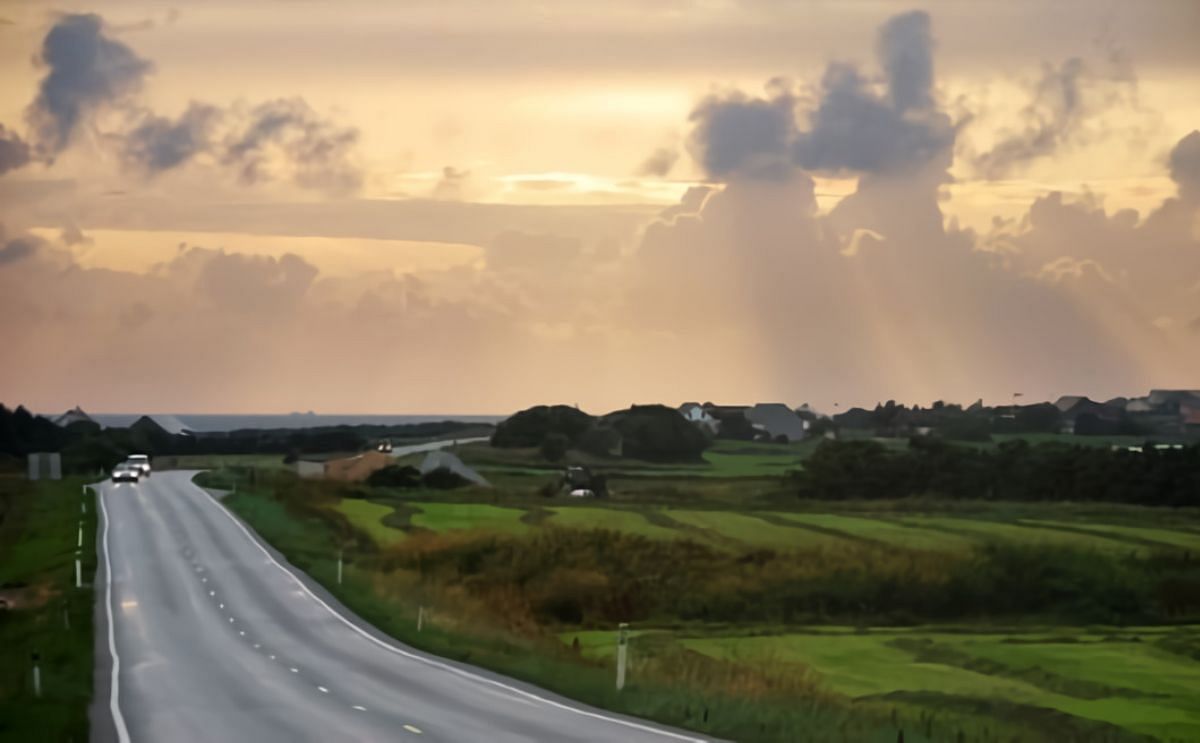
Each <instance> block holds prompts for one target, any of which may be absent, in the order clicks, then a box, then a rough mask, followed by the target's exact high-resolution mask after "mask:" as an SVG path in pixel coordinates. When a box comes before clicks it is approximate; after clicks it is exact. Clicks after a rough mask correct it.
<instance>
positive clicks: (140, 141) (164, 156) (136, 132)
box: [122, 102, 221, 174]
mask: <svg viewBox="0 0 1200 743" xmlns="http://www.w3.org/2000/svg"><path fill="white" fill-rule="evenodd" d="M220 118H221V111H220V110H219V109H217V108H216V107H215V106H210V105H208V104H205V103H194V102H193V103H192V104H190V105H189V106H188V107H187V110H185V111H184V112H183V114H181V115H180V117H179V119H178V120H176V121H171V120H170V119H168V118H166V117H165V116H157V115H154V114H150V115H148V116H146V117H145V119H143V120H142V122H141V123H140V124H138V125H137V126H136V127H134V128H133V129H132V130H130V131H129V132H128V133H126V134H125V136H124V141H123V143H122V145H123V146H122V157H123V159H124V161H125V162H126V164H128V165H130V166H131V167H133V168H135V169H137V170H140V171H142V172H144V173H147V174H156V173H160V172H162V171H164V170H170V169H171V168H175V167H177V166H179V165H182V164H183V163H186V162H187V161H189V160H191V159H192V158H193V157H195V156H196V155H198V154H200V153H202V152H205V151H208V150H209V149H211V148H212V146H213V142H212V135H213V130H214V128H215V126H216V125H217V123H218V122H219V120H220Z"/></svg>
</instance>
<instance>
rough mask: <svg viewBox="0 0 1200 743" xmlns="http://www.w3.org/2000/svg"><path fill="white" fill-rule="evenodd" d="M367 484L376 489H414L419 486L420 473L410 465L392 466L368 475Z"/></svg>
mask: <svg viewBox="0 0 1200 743" xmlns="http://www.w3.org/2000/svg"><path fill="white" fill-rule="evenodd" d="M367 484H368V485H370V486H372V487H377V488H415V487H417V486H419V485H420V484H421V471H420V470H418V469H417V468H416V467H413V466H411V465H407V464H406V465H399V464H393V465H389V466H387V467H384V468H383V469H381V470H375V471H374V472H372V473H371V474H370V475H368V476H367Z"/></svg>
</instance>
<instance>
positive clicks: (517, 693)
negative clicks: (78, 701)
mask: <svg viewBox="0 0 1200 743" xmlns="http://www.w3.org/2000/svg"><path fill="white" fill-rule="evenodd" d="M194 474H195V473H194V472H158V473H155V474H154V475H153V476H152V477H150V478H149V479H144V480H142V481H141V482H140V483H138V484H129V483H123V484H119V485H114V484H113V483H110V482H106V483H103V484H102V485H100V486H98V490H99V493H100V503H101V506H102V507H101V516H102V521H101V526H100V538H99V539H98V542H99V545H100V547H99V548H100V569H99V571H98V574H97V584H96V587H97V596H98V603H97V619H98V621H97V625H96V626H97V637H96V654H97V664H96V676H97V686H96V697H95V702H94V704H93V710H92V716H93V725H92V731H93V732H92V738H93V741H97V742H100V743H108V741H117V743H126V741H137V742H139V743H140V742H142V741H147V742H151V741H153V742H155V743H158V742H160V741H166V742H171V741H186V742H189V743H190V742H192V741H222V742H223V743H229V742H233V741H247V742H253V743H270V742H271V741H288V742H291V741H322V742H327V741H414V742H415V743H419V742H420V741H462V742H464V743H476V742H484V741H488V742H490V741H495V742H497V743H503V742H508V741H555V742H558V741H562V742H567V741H637V742H639V743H640V742H653V743H671V742H672V741H687V740H691V741H696V740H701V738H699V737H697V736H694V735H693V734H689V733H683V732H679V731H674V730H669V729H666V728H662V727H659V726H656V725H653V724H651V723H647V722H643V721H641V720H635V719H632V718H626V717H621V716H619V715H613V714H610V713H607V712H602V711H600V710H596V709H593V708H588V707H585V706H582V705H578V704H576V703H574V702H571V701H568V700H566V699H563V698H561V697H557V696H555V695H553V694H550V693H549V692H546V691H543V690H540V689H537V688H536V687H532V686H529V685H525V684H522V683H520V682H516V681H513V680H510V679H506V678H504V677H501V676H498V675H494V674H490V673H488V672H486V671H482V670H479V669H476V668H472V667H470V666H466V665H461V664H457V663H453V662H449V661H445V660H442V659H439V658H436V657H434V656H429V655H426V654H424V653H421V652H419V651H416V650H413V649H411V648H409V647H407V646H404V645H401V644H399V643H396V642H395V641H393V640H390V639H387V638H384V637H383V636H382V635H381V634H380V633H378V632H377V631H376V630H374V629H373V628H371V627H369V626H367V625H366V624H364V623H363V622H362V621H361V620H359V619H357V618H356V617H354V616H353V615H352V614H351V613H350V612H349V611H348V610H346V609H345V608H344V607H342V606H341V605H340V604H339V603H338V602H337V601H336V600H335V599H333V598H332V597H331V596H329V595H328V594H327V593H326V592H325V591H323V590H322V589H321V588H320V587H318V586H316V585H315V584H313V583H312V581H311V580H309V579H308V578H307V576H304V575H303V574H301V573H299V571H296V570H295V569H294V568H292V567H291V566H290V565H288V564H287V562H286V561H284V560H283V558H282V557H281V556H279V554H278V553H276V552H275V551H274V550H272V549H271V548H270V547H267V546H266V545H265V544H263V543H262V542H261V540H259V539H258V537H257V535H255V534H254V533H253V532H252V531H250V530H249V528H248V527H246V526H244V525H243V524H242V523H241V522H240V521H238V520H237V519H236V517H234V516H233V515H232V514H231V513H230V512H229V511H228V510H226V509H225V508H224V507H223V506H222V505H221V504H220V503H218V502H217V501H216V500H215V499H214V498H213V497H212V496H210V495H209V494H208V493H206V492H205V491H203V490H201V489H200V488H199V487H197V486H195V485H194V484H192V482H191V478H192V476H193V475H194ZM108 576H111V577H112V579H111V581H110V580H108Z"/></svg>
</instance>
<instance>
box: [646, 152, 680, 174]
mask: <svg viewBox="0 0 1200 743" xmlns="http://www.w3.org/2000/svg"><path fill="white" fill-rule="evenodd" d="M678 161H679V150H677V149H675V148H674V147H659V148H658V149H657V150H655V151H654V152H652V153H650V157H648V158H646V159H645V161H643V162H642V164H641V165H640V166H639V167H638V170H637V172H638V175H648V176H656V177H658V178H663V177H665V176H667V175H668V174H669V173H670V172H671V169H672V168H674V167H675V163H676V162H678Z"/></svg>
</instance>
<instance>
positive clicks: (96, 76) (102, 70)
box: [27, 14, 152, 160]
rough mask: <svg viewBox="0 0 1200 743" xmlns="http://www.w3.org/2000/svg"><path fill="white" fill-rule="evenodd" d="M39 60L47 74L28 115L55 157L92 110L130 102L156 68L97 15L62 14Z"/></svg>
mask: <svg viewBox="0 0 1200 743" xmlns="http://www.w3.org/2000/svg"><path fill="white" fill-rule="evenodd" d="M37 61H38V63H39V64H41V65H42V66H44V67H45V68H46V74H45V77H43V78H42V81H41V83H40V84H39V86H38V94H37V97H36V98H35V99H34V101H33V103H32V104H30V106H29V109H28V110H27V116H28V119H29V123H30V126H31V127H32V129H33V131H34V134H35V136H34V141H35V142H36V144H37V147H38V150H39V152H40V153H41V154H42V155H43V156H44V157H46V158H47V159H51V160H52V159H53V158H54V156H55V155H57V154H58V153H60V152H62V150H63V149H64V148H66V147H67V145H68V144H69V143H70V141H71V139H72V137H73V136H74V135H75V133H76V131H77V130H78V129H79V127H80V126H81V125H82V124H83V123H84V121H85V119H86V117H87V116H88V115H89V114H91V113H92V112H94V111H96V110H98V109H101V108H103V107H105V106H114V105H122V104H123V103H124V102H127V101H128V100H129V98H130V97H131V96H133V95H134V94H135V93H137V92H138V91H139V90H140V89H141V87H142V82H143V80H144V79H145V77H146V75H147V74H149V72H150V71H151V69H152V65H151V64H150V62H148V61H146V60H144V59H142V58H141V57H139V56H138V55H137V54H136V53H135V52H134V51H133V50H132V49H130V48H129V47H128V46H126V45H125V44H123V43H122V42H120V41H118V40H116V39H113V38H111V37H110V36H108V35H107V34H106V33H105V27H104V22H103V20H102V19H101V18H100V16H98V15H94V14H70V15H65V16H62V17H61V18H59V19H58V21H57V22H55V24H54V25H53V26H52V27H51V28H50V31H49V32H48V33H47V34H46V37H45V39H44V40H43V41H42V48H41V52H40V54H39V56H38V59H37Z"/></svg>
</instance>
